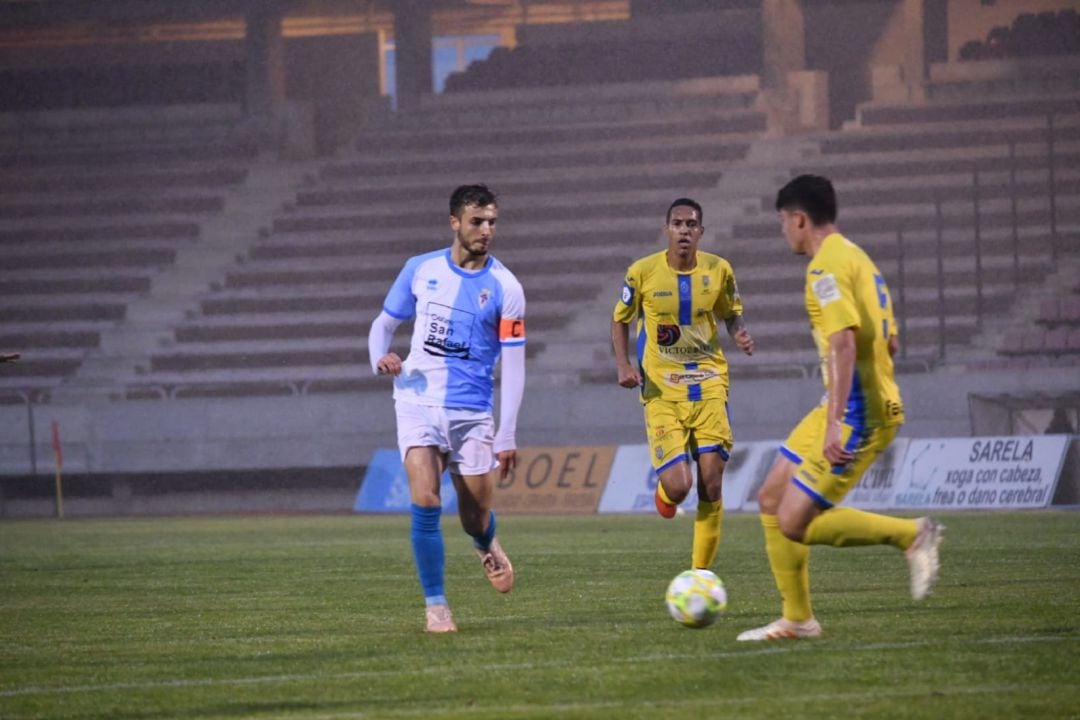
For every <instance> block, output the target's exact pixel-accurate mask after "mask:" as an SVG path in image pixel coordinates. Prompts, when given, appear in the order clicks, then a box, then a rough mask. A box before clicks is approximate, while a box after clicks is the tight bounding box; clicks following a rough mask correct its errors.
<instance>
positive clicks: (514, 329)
mask: <svg viewBox="0 0 1080 720" xmlns="http://www.w3.org/2000/svg"><path fill="white" fill-rule="evenodd" d="M502 310H503V315H502V317H500V319H499V344H500V345H501V346H502V360H501V361H500V362H501V364H502V378H501V380H500V381H499V429H498V431H497V432H496V433H495V446H494V450H495V455H496V456H497V457H498V458H499V476H500V477H501V478H504V479H505V478H506V476H507V475H508V474H509V473H510V471H511V470H513V469H514V468H515V467H516V466H517V439H516V436H517V418H518V411H519V410H520V409H521V399H522V398H523V397H524V395H525V292H524V291H523V290H522V289H521V286H520V285H518V286H517V287H515V288H508V290H507V293H506V297H505V299H504V305H503V309H502Z"/></svg>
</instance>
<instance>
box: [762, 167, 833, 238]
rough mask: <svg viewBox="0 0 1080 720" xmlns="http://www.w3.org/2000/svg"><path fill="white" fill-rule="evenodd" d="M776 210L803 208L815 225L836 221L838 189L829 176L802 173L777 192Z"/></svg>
mask: <svg viewBox="0 0 1080 720" xmlns="http://www.w3.org/2000/svg"><path fill="white" fill-rule="evenodd" d="M776 210H777V212H779V211H781V210H802V211H803V212H804V213H806V214H807V216H808V217H809V218H810V222H812V223H813V224H814V225H818V226H820V225H829V224H830V223H834V222H836V190H834V189H833V185H832V183H831V182H830V181H829V179H828V178H826V177H822V176H820V175H800V176H799V177H797V178H795V179H794V180H791V181H790V182H788V184H787V185H785V186H784V187H782V188H780V191H779V192H778V193H776Z"/></svg>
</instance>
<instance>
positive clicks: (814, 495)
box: [791, 477, 833, 509]
mask: <svg viewBox="0 0 1080 720" xmlns="http://www.w3.org/2000/svg"><path fill="white" fill-rule="evenodd" d="M791 482H793V483H795V487H797V488H799V489H800V490H802V491H803V492H804V493H806V494H807V495H809V496H810V499H811V500H813V501H814V502H816V503H817V504H818V505H820V506H821V507H823V508H826V509H828V508H831V507H832V506H833V504H832V503H831V502H829V501H828V500H826V499H825V498H824V497H823V496H822V495H821V494H820V493H818V491H817V490H815V489H814V488H812V487H810V486H809V485H807V484H806V483H804V482H803V481H802V480H800V479H799V478H797V477H793V478H791Z"/></svg>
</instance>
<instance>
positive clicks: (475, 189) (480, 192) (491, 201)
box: [450, 185, 498, 218]
mask: <svg viewBox="0 0 1080 720" xmlns="http://www.w3.org/2000/svg"><path fill="white" fill-rule="evenodd" d="M497 199H498V198H497V196H496V195H495V193H494V192H493V191H492V190H491V189H490V188H489V187H488V186H487V185H459V186H458V187H457V189H456V190H454V193H453V194H452V195H451V196H450V214H451V215H453V216H454V217H456V218H460V217H461V216H462V214H463V213H464V212H465V208H467V207H468V206H469V205H475V206H476V207H487V206H488V205H495V204H496V200H497Z"/></svg>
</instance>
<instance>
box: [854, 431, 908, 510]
mask: <svg viewBox="0 0 1080 720" xmlns="http://www.w3.org/2000/svg"><path fill="white" fill-rule="evenodd" d="M910 442H911V441H910V440H909V439H908V438H897V439H895V440H893V441H892V443H891V444H890V445H889V447H887V448H885V452H883V453H881V455H879V456H878V459H877V460H875V461H874V464H873V465H871V466H870V467H869V468H867V469H866V472H865V473H863V476H862V478H860V479H859V482H858V483H857V484H856V485H855V487H854V488H852V490H851V492H849V493H848V495H847V497H846V498H844V502H843V503H842V504H843V505H846V506H848V507H856V508H861V509H863V510H884V509H887V508H891V507H895V503H894V502H893V498H894V497H895V496H896V484H897V481H898V480H899V478H900V471H901V470H902V468H903V462H904V456H905V453H906V451H907V449H908V444H909V443H910Z"/></svg>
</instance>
